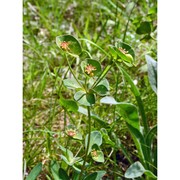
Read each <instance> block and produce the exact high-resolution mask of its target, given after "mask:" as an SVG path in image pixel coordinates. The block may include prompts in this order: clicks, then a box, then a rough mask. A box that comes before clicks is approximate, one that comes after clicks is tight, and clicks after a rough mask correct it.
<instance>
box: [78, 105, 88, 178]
mask: <svg viewBox="0 0 180 180" xmlns="http://www.w3.org/2000/svg"><path fill="white" fill-rule="evenodd" d="M87 110H88V124H89V130H88V142H87V149H86V153H85V157H84V162H83V166H82V168H81V173H80V175H79V180H81V177H82V175H83V172H84V169H85V165H86V160H87V156H88V151H89V145H90V140H91V111H90V106H88V107H87Z"/></svg>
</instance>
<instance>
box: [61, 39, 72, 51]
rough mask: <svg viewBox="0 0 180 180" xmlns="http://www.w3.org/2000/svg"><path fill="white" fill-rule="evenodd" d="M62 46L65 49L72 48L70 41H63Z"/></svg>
mask: <svg viewBox="0 0 180 180" xmlns="http://www.w3.org/2000/svg"><path fill="white" fill-rule="evenodd" d="M60 47H61V48H62V49H63V50H70V49H69V42H65V41H63V42H62V43H61V44H60Z"/></svg>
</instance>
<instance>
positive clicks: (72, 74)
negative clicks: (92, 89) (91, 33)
mask: <svg viewBox="0 0 180 180" xmlns="http://www.w3.org/2000/svg"><path fill="white" fill-rule="evenodd" d="M66 60H67V63H68V66H69V70H70V71H71V73H72V75H73V77H74V79H75V80H76V81H77V83H78V84H79V85H80V86H81V87H82V88H83V86H82V84H81V83H80V82H79V80H78V79H77V77H76V75H75V74H74V72H73V70H72V68H71V64H70V62H69V60H68V58H67V56H66Z"/></svg>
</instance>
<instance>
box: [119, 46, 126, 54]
mask: <svg viewBox="0 0 180 180" xmlns="http://www.w3.org/2000/svg"><path fill="white" fill-rule="evenodd" d="M118 49H119V50H120V51H121V52H122V53H123V54H127V53H128V51H126V50H125V49H123V48H122V47H120V48H118Z"/></svg>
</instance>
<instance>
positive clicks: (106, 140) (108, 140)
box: [101, 128, 115, 147]
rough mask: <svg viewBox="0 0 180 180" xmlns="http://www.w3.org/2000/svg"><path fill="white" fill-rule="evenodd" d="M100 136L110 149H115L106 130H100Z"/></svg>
mask: <svg viewBox="0 0 180 180" xmlns="http://www.w3.org/2000/svg"><path fill="white" fill-rule="evenodd" d="M101 134H102V137H103V139H104V140H105V143H106V144H109V145H111V146H112V147H115V143H114V142H113V141H112V140H111V139H110V137H109V135H108V133H107V130H106V129H105V128H101Z"/></svg>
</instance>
